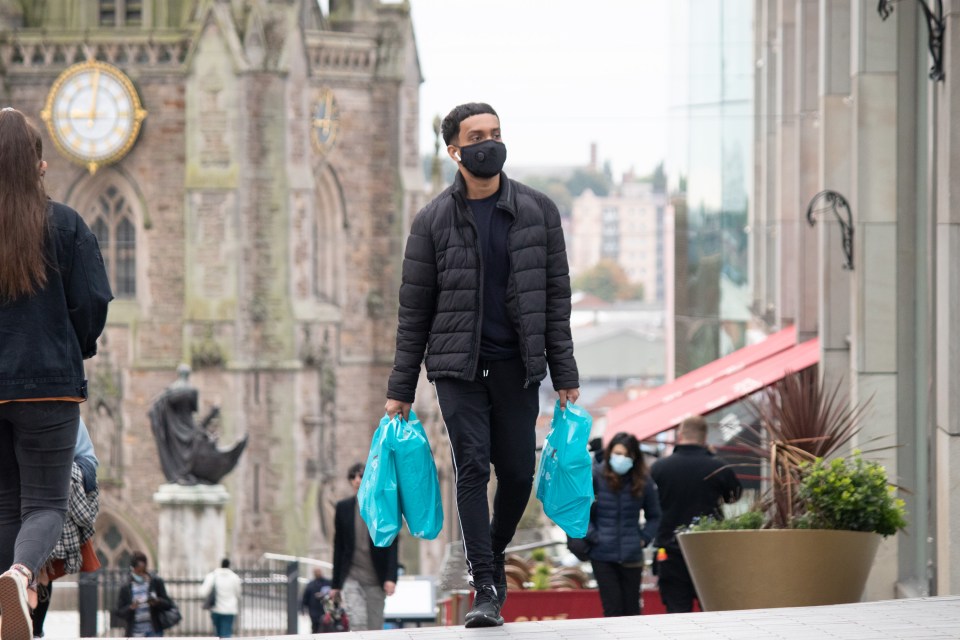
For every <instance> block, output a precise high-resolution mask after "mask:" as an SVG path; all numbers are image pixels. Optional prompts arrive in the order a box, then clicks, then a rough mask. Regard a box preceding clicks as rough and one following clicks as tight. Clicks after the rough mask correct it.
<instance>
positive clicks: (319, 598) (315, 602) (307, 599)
mask: <svg viewBox="0 0 960 640" xmlns="http://www.w3.org/2000/svg"><path fill="white" fill-rule="evenodd" d="M331 585H332V583H331V582H330V580H329V579H327V578H325V577H324V576H323V569H321V568H320V567H314V569H313V580H311V581H310V582H309V583H308V584H307V587H306V589H304V590H303V598H301V600H300V610H301V611H304V612H306V613H307V614H309V615H310V632H311V633H320V630H321V623H322V621H323V614H324V613H325V610H324V606H323V604H324V600H326V599H327V597H328V596H329V595H330V589H331Z"/></svg>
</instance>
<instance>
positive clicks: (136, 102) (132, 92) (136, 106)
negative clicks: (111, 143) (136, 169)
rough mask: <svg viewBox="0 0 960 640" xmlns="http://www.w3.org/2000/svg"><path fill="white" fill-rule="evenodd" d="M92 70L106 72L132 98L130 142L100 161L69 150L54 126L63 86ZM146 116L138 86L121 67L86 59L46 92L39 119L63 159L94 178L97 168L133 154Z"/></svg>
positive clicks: (68, 71) (62, 73)
mask: <svg viewBox="0 0 960 640" xmlns="http://www.w3.org/2000/svg"><path fill="white" fill-rule="evenodd" d="M93 70H99V71H100V73H105V74H107V75H109V76H111V77H112V78H113V79H115V80H116V81H117V82H119V83H120V85H121V86H122V87H123V89H124V91H126V92H127V94H128V96H129V97H130V104H131V106H132V109H133V122H132V125H131V127H130V133H129V134H128V135H127V139H126V141H125V142H124V143H123V146H122V147H120V148H119V149H118V150H117V151H115V152H114V153H112V154H110V155H109V156H107V157H105V158H99V159H97V160H91V159H90V158H85V157H83V156H82V155H79V154H77V153H75V152H74V151H73V150H71V149H68V148H67V147H66V146H65V145H64V144H63V143H62V142H61V141H60V136H59V135H58V134H57V130H56V128H55V127H54V123H53V107H54V104H53V103H54V100H55V99H56V97H57V94H58V93H59V92H60V89H61V88H63V85H64V84H65V83H66V82H67V81H68V80H70V79H71V78H73V77H74V76H76V75H79V74H80V73H86V72H89V71H93ZM146 117H147V110H146V109H144V108H143V103H142V102H140V94H139V93H137V89H136V87H134V86H133V81H132V80H130V78H129V77H128V76H127V74H126V73H124V72H123V71H122V70H121V69H120V68H119V67H116V66H114V65H112V64H109V63H107V62H101V61H100V60H87V61H86V62H78V63H77V64H74V65H71V66H69V67H67V68H66V69H64V70H63V71H62V72H61V73H60V75H59V76H57V79H56V80H55V81H54V82H53V86H51V87H50V91H49V92H48V93H47V99H46V103H45V104H44V107H43V111H41V112H40V118H41V119H43V121H44V123H46V125H47V132H48V133H49V134H50V137H51V138H52V139H53V144H54V146H55V147H56V148H57V151H59V152H60V154H61V155H62V156H64V157H65V158H67V159H69V160H70V161H71V162H73V163H74V164H78V165H80V166H81V167H85V168H86V169H87V171H89V172H90V174H91V175H93V174H94V173H96V172H97V169H99V168H100V167H103V166H106V165H109V164H114V163H115V162H117V161H119V160H120V159H121V158H123V157H124V156H125V155H127V154H128V153H129V152H130V149H132V148H133V145H134V144H135V143H136V141H137V138H138V137H139V136H140V127H141V125H142V124H143V120H144V119H145V118H146Z"/></svg>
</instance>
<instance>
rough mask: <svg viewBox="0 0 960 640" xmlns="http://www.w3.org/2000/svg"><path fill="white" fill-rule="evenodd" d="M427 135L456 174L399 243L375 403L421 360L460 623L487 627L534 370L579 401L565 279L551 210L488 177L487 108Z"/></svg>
mask: <svg viewBox="0 0 960 640" xmlns="http://www.w3.org/2000/svg"><path fill="white" fill-rule="evenodd" d="M441 129H442V132H443V139H444V142H446V143H447V154H448V155H449V156H450V158H451V159H453V161H454V162H456V163H457V165H458V168H459V171H458V173H457V175H456V178H455V180H454V183H453V185H451V186H450V187H449V188H447V189H446V190H445V191H444V192H443V193H441V194H440V195H439V196H437V197H436V198H435V199H434V200H433V201H432V202H430V204H428V205H427V206H426V207H424V208H423V210H422V211H420V213H419V214H417V217H416V219H415V220H414V221H413V225H412V228H411V231H410V236H409V238H408V239H407V247H406V252H405V255H404V260H403V284H402V286H401V288H400V311H399V318H398V320H399V321H398V326H397V350H396V356H395V360H394V367H393V372H392V373H391V375H390V380H389V383H388V386H387V398H388V400H387V404H386V411H387V414H389V415H390V416H395V415H397V414H402V415H403V416H404V417H406V416H407V415H408V414H409V411H410V405H411V404H412V403H413V400H414V394H415V391H416V386H417V378H418V376H419V374H420V365H421V362H423V361H424V359H425V363H426V368H427V377H428V378H429V379H430V380H431V381H434V382H435V383H436V389H437V398H438V399H439V401H440V410H441V412H442V413H443V419H444V422H445V424H446V428H447V433H448V435H449V437H450V445H451V450H452V455H453V466H454V472H455V474H456V483H457V510H458V512H459V516H460V527H461V530H462V535H463V544H464V551H465V553H466V560H467V569H468V570H469V572H470V575H471V578H472V585H473V587H474V589H475V590H476V595H475V598H474V603H473V608H472V609H471V610H470V612H469V613H467V616H466V626H468V627H486V626H497V625H501V624H503V618H502V617H501V616H500V608H501V607H502V606H503V602H504V600H505V599H506V595H507V593H506V576H505V574H504V569H503V562H504V550H505V549H506V547H507V544H509V542H510V540H511V539H512V538H513V535H514V533H515V532H516V528H517V524H518V523H519V521H520V517H521V516H522V515H523V511H524V508H525V507H526V505H527V501H528V500H529V497H530V490H531V488H532V485H533V474H534V469H535V466H536V454H535V447H536V437H535V433H534V426H535V423H536V419H537V415H538V413H539V410H540V406H539V391H538V389H539V386H540V381H541V380H543V379H544V378H545V377H546V375H547V368H548V367H549V370H550V377H551V379H552V381H553V386H554V389H555V390H556V391H557V393H558V394H559V396H560V404H561V406H562V407H564V408H565V407H566V403H567V402H575V401H576V400H577V398H578V397H579V386H580V383H579V377H578V374H577V365H576V361H575V360H574V357H573V340H572V338H571V335H570V277H569V270H568V266H567V254H566V248H565V246H564V240H563V229H562V228H561V226H560V214H559V213H558V211H557V207H556V205H555V204H554V203H553V202H552V201H551V200H550V199H549V198H548V197H547V196H545V195H543V194H542V193H540V192H538V191H535V190H533V189H531V188H529V187H527V186H525V185H523V184H520V183H519V182H516V181H515V180H510V179H509V178H507V176H506V174H504V173H503V172H502V171H501V169H502V167H503V164H504V161H505V160H506V156H507V151H506V146H505V145H504V143H503V140H502V136H501V131H500V118H499V116H498V115H497V112H496V111H494V110H493V108H492V107H491V106H490V105H488V104H483V103H468V104H462V105H460V106H458V107H455V108H454V109H453V110H452V111H451V112H450V113H449V114H448V115H447V117H446V118H444V119H443V123H442V124H441ZM425 354H426V357H425V358H424V356H425ZM491 463H493V466H494V468H495V470H496V474H497V492H496V496H495V498H494V503H493V518H492V520H491V517H490V512H489V508H488V505H487V483H488V481H489V479H490V464H491Z"/></svg>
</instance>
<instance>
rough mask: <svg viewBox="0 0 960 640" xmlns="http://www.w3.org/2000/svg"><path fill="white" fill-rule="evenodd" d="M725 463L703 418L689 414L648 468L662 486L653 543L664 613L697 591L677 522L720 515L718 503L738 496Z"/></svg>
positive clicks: (686, 606)
mask: <svg viewBox="0 0 960 640" xmlns="http://www.w3.org/2000/svg"><path fill="white" fill-rule="evenodd" d="M726 465H727V463H726V462H724V460H723V459H722V458H719V457H717V456H715V455H713V453H712V452H711V451H710V450H709V449H708V448H707V421H706V420H704V419H703V418H702V417H701V416H693V417H691V418H687V419H686V420H684V421H683V422H681V423H680V427H679V428H678V429H677V445H676V446H675V447H674V449H673V453H672V454H671V455H669V456H667V457H666V458H661V459H659V460H657V461H656V462H654V463H653V466H652V467H651V468H650V475H651V476H652V477H653V480H654V482H656V483H657V489H658V490H659V492H660V508H661V512H662V515H661V519H660V529H659V531H658V532H657V539H656V541H655V544H656V546H657V547H658V548H659V551H658V552H657V571H658V576H659V588H660V599H661V600H662V601H663V606H664V607H666V609H667V613H688V612H690V611H693V599H694V598H696V597H697V591H696V589H695V588H694V586H693V580H692V579H691V578H690V572H689V571H688V570H687V563H686V561H685V560H684V559H683V554H682V553H681V552H680V545H679V544H678V543H677V537H676V533H675V532H676V530H677V527H682V526H685V525H688V524H690V523H691V522H692V521H693V519H694V518H696V517H698V516H713V517H714V518H717V519H718V520H722V519H723V508H722V504H723V503H724V502H727V503H730V502H736V501H737V500H739V499H740V493H741V491H742V487H741V485H740V481H739V480H738V479H737V476H736V475H735V474H734V473H733V470H732V469H731V468H730V467H728V466H726ZM664 555H665V556H666V557H664Z"/></svg>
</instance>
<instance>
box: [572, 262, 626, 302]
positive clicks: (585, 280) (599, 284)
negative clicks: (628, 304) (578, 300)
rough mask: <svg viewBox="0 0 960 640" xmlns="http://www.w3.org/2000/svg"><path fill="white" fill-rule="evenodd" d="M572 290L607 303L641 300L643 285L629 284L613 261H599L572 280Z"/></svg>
mask: <svg viewBox="0 0 960 640" xmlns="http://www.w3.org/2000/svg"><path fill="white" fill-rule="evenodd" d="M573 288H574V290H576V291H583V292H585V293H590V294H592V295H595V296H597V297H598V298H600V299H601V300H606V301H607V302H614V301H616V300H642V299H643V285H642V284H640V283H638V282H631V281H630V279H629V278H628V277H627V274H626V272H625V271H624V270H623V267H621V266H620V265H619V264H617V263H616V262H614V261H613V260H601V261H600V262H598V263H597V264H595V265H594V266H593V267H591V268H590V269H588V270H587V271H584V272H583V273H582V274H580V275H579V276H577V277H576V278H574V280H573Z"/></svg>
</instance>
